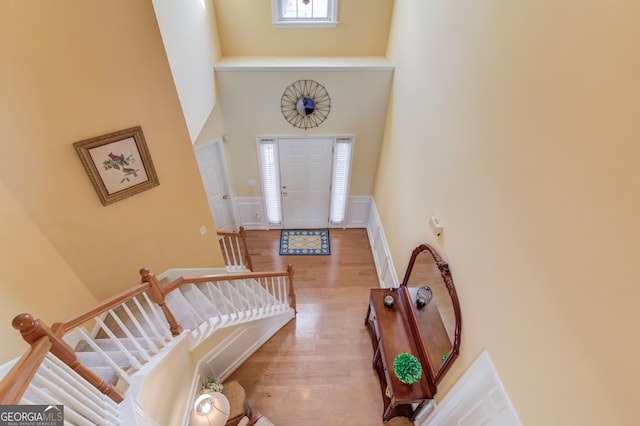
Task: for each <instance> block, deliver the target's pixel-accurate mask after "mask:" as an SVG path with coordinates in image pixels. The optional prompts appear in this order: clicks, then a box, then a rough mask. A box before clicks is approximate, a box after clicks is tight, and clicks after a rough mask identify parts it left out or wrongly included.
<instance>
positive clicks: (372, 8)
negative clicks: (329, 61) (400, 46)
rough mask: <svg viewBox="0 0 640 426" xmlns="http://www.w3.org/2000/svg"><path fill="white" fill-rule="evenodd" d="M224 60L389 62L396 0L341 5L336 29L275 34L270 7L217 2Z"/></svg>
mask: <svg viewBox="0 0 640 426" xmlns="http://www.w3.org/2000/svg"><path fill="white" fill-rule="evenodd" d="M212 1H213V5H214V11H215V15H216V23H217V27H218V36H219V40H220V49H221V53H222V56H223V57H231V56H276V57H282V56H285V57H290V56H307V57H309V56H312V57H318V56H320V57H348V56H385V53H386V49H387V39H388V37H389V25H390V22H391V15H392V11H393V0H342V1H340V2H339V3H338V25H337V26H336V27H335V28H308V29H300V28H274V27H273V25H272V14H271V1H270V0H260V1H252V2H246V1H239V0H212Z"/></svg>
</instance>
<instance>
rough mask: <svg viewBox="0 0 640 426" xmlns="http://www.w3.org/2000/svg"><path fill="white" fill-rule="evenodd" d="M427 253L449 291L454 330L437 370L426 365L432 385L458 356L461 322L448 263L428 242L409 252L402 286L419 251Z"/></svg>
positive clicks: (405, 284)
mask: <svg viewBox="0 0 640 426" xmlns="http://www.w3.org/2000/svg"><path fill="white" fill-rule="evenodd" d="M425 252H426V253H429V254H431V256H433V260H435V262H436V266H437V267H438V269H439V270H440V275H441V276H442V279H443V280H444V282H445V285H446V286H447V290H448V291H449V296H450V297H451V302H452V303H453V312H454V316H455V321H456V325H455V329H454V330H455V331H454V339H453V343H452V346H453V348H452V349H451V354H450V355H449V357H448V358H447V360H446V361H445V362H444V364H442V366H440V369H439V370H438V372H437V373H436V374H435V375H434V374H433V367H432V366H431V365H429V366H428V371H429V372H430V375H431V380H432V381H433V384H434V385H437V384H438V383H440V380H442V378H443V377H444V375H445V373H446V372H447V371H448V370H449V368H450V367H451V365H452V364H453V362H454V361H455V360H456V358H458V355H459V354H460V331H461V325H462V324H461V323H462V315H461V314H460V302H459V300H458V293H457V291H456V288H455V286H454V285H453V277H452V276H451V271H450V270H449V264H448V263H447V262H445V261H444V260H442V257H441V256H440V254H439V253H438V252H437V251H436V250H435V249H434V248H433V247H431V246H430V245H428V244H420V245H419V246H418V247H416V248H415V249H414V250H413V252H412V253H411V258H410V259H409V264H408V265H407V271H406V272H405V274H404V278H403V280H402V284H401V285H402V286H404V287H407V284H408V283H409V278H410V277H411V271H412V270H413V265H414V264H415V262H416V259H417V258H418V255H419V254H421V253H425ZM423 344H425V345H428V344H429V342H423ZM427 362H428V361H427Z"/></svg>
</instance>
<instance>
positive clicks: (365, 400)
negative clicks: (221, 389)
mask: <svg viewBox="0 0 640 426" xmlns="http://www.w3.org/2000/svg"><path fill="white" fill-rule="evenodd" d="M279 238H280V231H279V230H272V231H248V236H247V243H248V246H249V252H250V254H251V258H252V261H253V266H254V270H255V271H267V270H284V269H286V267H287V264H289V263H290V264H292V265H293V268H294V273H295V275H294V279H293V281H294V288H295V292H296V296H297V302H298V313H297V317H296V318H295V319H294V320H292V321H291V322H289V323H288V324H287V325H286V326H285V327H284V328H283V329H282V330H280V331H279V332H278V333H277V334H276V335H275V336H274V337H272V338H271V339H270V340H269V341H268V342H267V343H265V344H264V345H263V346H262V347H261V348H260V349H259V350H258V351H257V352H256V353H255V354H253V355H252V356H251V357H250V358H249V359H248V360H247V361H246V362H245V363H244V364H243V365H242V366H241V367H240V368H239V369H238V370H236V372H235V373H234V374H233V375H232V376H231V377H229V379H228V380H233V379H236V380H238V381H239V382H240V383H241V384H242V386H243V387H244V389H245V392H246V394H247V401H248V402H249V403H250V404H251V406H252V408H253V410H254V412H257V411H260V412H262V413H263V414H264V415H265V416H267V417H268V418H269V419H270V420H271V421H272V422H273V423H274V424H275V425H278V426H300V425H310V426H338V425H340V426H348V425H352V426H376V425H382V424H384V423H383V422H382V408H383V407H382V396H381V395H380V386H379V383H378V378H377V376H376V373H375V371H374V370H373V368H372V367H371V358H372V356H373V353H372V348H371V340H370V338H369V335H368V333H367V330H366V328H365V326H364V317H365V314H366V310H367V304H368V300H369V289H371V288H377V287H379V284H378V280H377V275H376V271H375V266H374V263H373V257H372V254H371V249H370V247H369V241H368V238H367V233H366V230H365V229H346V230H343V229H331V230H330V242H331V255H330V256H280V255H279ZM411 424H413V423H411V422H409V420H408V419H406V418H396V419H393V420H392V421H390V422H388V423H386V425H411Z"/></svg>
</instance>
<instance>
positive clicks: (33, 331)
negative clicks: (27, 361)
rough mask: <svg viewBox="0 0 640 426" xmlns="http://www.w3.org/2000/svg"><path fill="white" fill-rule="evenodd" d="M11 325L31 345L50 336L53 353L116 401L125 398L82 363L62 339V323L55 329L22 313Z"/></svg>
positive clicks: (54, 326) (118, 401) (55, 325)
mask: <svg viewBox="0 0 640 426" xmlns="http://www.w3.org/2000/svg"><path fill="white" fill-rule="evenodd" d="M11 325H12V326H13V328H15V329H16V330H20V334H22V338H23V339H24V340H25V342H27V343H28V344H29V345H34V344H35V343H36V342H37V341H38V340H40V339H41V338H42V337H46V338H48V339H49V341H50V342H51V344H52V346H51V349H50V351H51V353H52V354H54V355H55V356H56V357H58V358H59V359H60V360H61V361H62V362H64V363H65V364H67V365H68V366H69V367H71V369H72V370H74V371H75V372H76V373H78V374H79V375H80V376H82V377H83V378H84V379H85V380H86V381H88V382H89V383H91V384H92V385H93V386H94V387H95V388H96V389H98V390H99V391H100V392H102V393H103V394H105V395H106V396H108V397H109V398H111V399H112V400H114V401H115V402H117V403H120V402H122V401H123V400H124V395H122V393H120V391H118V390H117V389H116V388H114V387H113V385H112V384H110V383H107V382H105V381H104V380H103V379H102V378H100V377H99V376H98V375H96V374H95V373H94V372H93V371H91V370H89V369H88V368H87V367H85V366H84V365H82V364H81V363H80V361H79V360H78V357H77V356H76V353H75V352H74V350H73V349H72V348H71V346H69V345H68V344H67V343H66V342H65V341H64V340H62V335H63V334H64V327H62V325H61V324H54V325H53V328H54V329H55V331H54V330H52V329H51V328H49V327H48V326H47V325H46V324H45V323H44V322H42V321H40V320H37V319H34V318H33V316H31V315H30V314H20V315H18V316H16V317H15V318H14V319H13V321H12V322H11Z"/></svg>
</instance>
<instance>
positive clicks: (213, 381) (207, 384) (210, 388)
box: [200, 376, 224, 393]
mask: <svg viewBox="0 0 640 426" xmlns="http://www.w3.org/2000/svg"><path fill="white" fill-rule="evenodd" d="M223 388H224V386H223V385H222V382H220V380H218V379H217V378H215V377H212V376H207V379H206V380H205V381H204V382H203V383H202V387H201V388H200V393H208V392H222V389H223Z"/></svg>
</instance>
